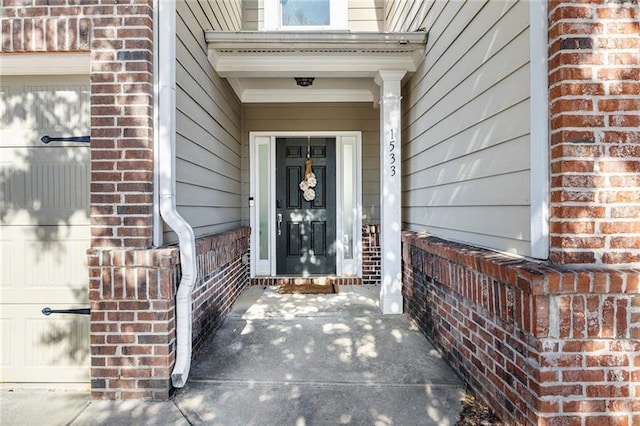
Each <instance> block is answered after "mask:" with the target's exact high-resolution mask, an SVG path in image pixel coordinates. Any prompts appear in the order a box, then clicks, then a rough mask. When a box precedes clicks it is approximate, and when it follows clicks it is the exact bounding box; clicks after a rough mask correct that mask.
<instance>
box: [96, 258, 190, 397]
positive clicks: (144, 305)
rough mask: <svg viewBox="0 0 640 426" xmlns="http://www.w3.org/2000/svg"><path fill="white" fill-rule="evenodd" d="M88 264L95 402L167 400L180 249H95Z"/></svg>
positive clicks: (171, 364) (173, 359) (172, 353)
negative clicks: (101, 400) (108, 400)
mask: <svg viewBox="0 0 640 426" xmlns="http://www.w3.org/2000/svg"><path fill="white" fill-rule="evenodd" d="M88 264H89V275H90V277H91V278H90V282H89V298H90V299H91V331H90V333H91V397H92V398H94V399H137V398H146V399H156V400H166V399H168V398H169V392H170V390H171V370H172V368H173V364H174V362H175V345H176V344H175V340H176V330H175V298H174V294H175V289H176V286H177V285H178V280H179V255H178V249H177V248H167V249H151V250H127V249H115V250H110V249H104V248H102V249H91V250H89V251H88Z"/></svg>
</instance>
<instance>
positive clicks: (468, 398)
mask: <svg viewBox="0 0 640 426" xmlns="http://www.w3.org/2000/svg"><path fill="white" fill-rule="evenodd" d="M456 426H506V423H503V422H502V421H500V419H499V418H498V417H497V416H496V415H495V414H494V412H493V411H492V410H491V409H490V408H489V407H487V406H486V405H485V404H483V403H482V402H480V401H479V400H478V399H477V398H476V397H475V395H473V393H471V392H470V391H468V390H467V394H466V395H465V397H464V399H463V400H462V412H461V413H460V419H459V420H458V422H457V423H456Z"/></svg>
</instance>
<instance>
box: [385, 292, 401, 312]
mask: <svg viewBox="0 0 640 426" xmlns="http://www.w3.org/2000/svg"><path fill="white" fill-rule="evenodd" d="M380 310H381V311H382V313H383V314H384V315H392V314H398V315H399V314H401V313H402V296H400V297H398V296H384V295H382V294H381V295H380Z"/></svg>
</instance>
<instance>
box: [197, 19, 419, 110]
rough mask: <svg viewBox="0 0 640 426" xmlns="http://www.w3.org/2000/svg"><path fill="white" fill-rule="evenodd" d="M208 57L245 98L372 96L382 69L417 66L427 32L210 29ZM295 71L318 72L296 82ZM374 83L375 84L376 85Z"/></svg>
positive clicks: (315, 99) (367, 99)
mask: <svg viewBox="0 0 640 426" xmlns="http://www.w3.org/2000/svg"><path fill="white" fill-rule="evenodd" d="M205 37H206V41H207V45H208V49H209V61H210V62H211V64H212V65H213V67H214V69H215V70H216V72H217V73H218V74H219V75H220V76H221V77H225V78H227V79H228V80H229V82H230V83H231V85H232V87H233V88H234V90H235V92H236V94H237V95H238V97H239V98H240V100H241V101H242V102H370V101H372V100H373V99H374V98H375V94H374V93H373V92H375V91H376V90H377V89H373V84H372V83H373V77H375V75H376V74H377V72H378V71H380V70H394V71H396V70H397V71H404V72H413V71H415V70H416V69H417V68H418V66H419V65H420V63H421V62H422V60H423V59H424V54H425V45H426V41H427V33H425V32H411V33H378V32H358V33H350V32H346V31H342V32H337V31H333V32H331V31H326V32H308V31H307V32H284V31H272V32H264V31H239V32H220V31H208V32H206V34H205ZM294 77H314V78H315V79H316V80H315V81H314V83H313V85H312V86H310V87H297V86H296V85H295V81H294V80H293V78H294ZM372 89H373V90H372Z"/></svg>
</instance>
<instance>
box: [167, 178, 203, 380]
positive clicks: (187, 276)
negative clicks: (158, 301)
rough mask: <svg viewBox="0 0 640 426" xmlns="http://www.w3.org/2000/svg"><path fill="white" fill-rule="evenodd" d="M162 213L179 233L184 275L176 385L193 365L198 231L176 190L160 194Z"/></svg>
mask: <svg viewBox="0 0 640 426" xmlns="http://www.w3.org/2000/svg"><path fill="white" fill-rule="evenodd" d="M164 180H165V181H166V179H164ZM162 181H163V179H162V178H161V179H160V182H162ZM167 183H169V182H167ZM160 214H161V215H162V217H163V219H164V221H165V222H166V223H167V225H169V226H170V227H171V229H173V231H174V232H175V233H176V234H177V235H178V242H179V245H180V266H181V268H182V277H181V279H180V284H179V286H178V291H177V293H176V363H175V365H174V367H173V371H172V372H171V382H172V384H173V386H175V387H176V388H181V387H183V386H184V385H185V384H186V383H187V378H188V377H189V369H190V368H191V349H192V348H191V324H192V306H191V294H192V292H193V287H194V284H195V282H196V279H197V275H198V274H197V270H196V265H195V264H196V244H195V234H194V232H193V229H192V228H191V226H190V225H189V224H188V223H187V222H186V221H185V220H184V219H183V218H182V217H181V216H180V215H179V214H178V212H177V211H176V209H175V195H174V194H162V193H161V194H160Z"/></svg>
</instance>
